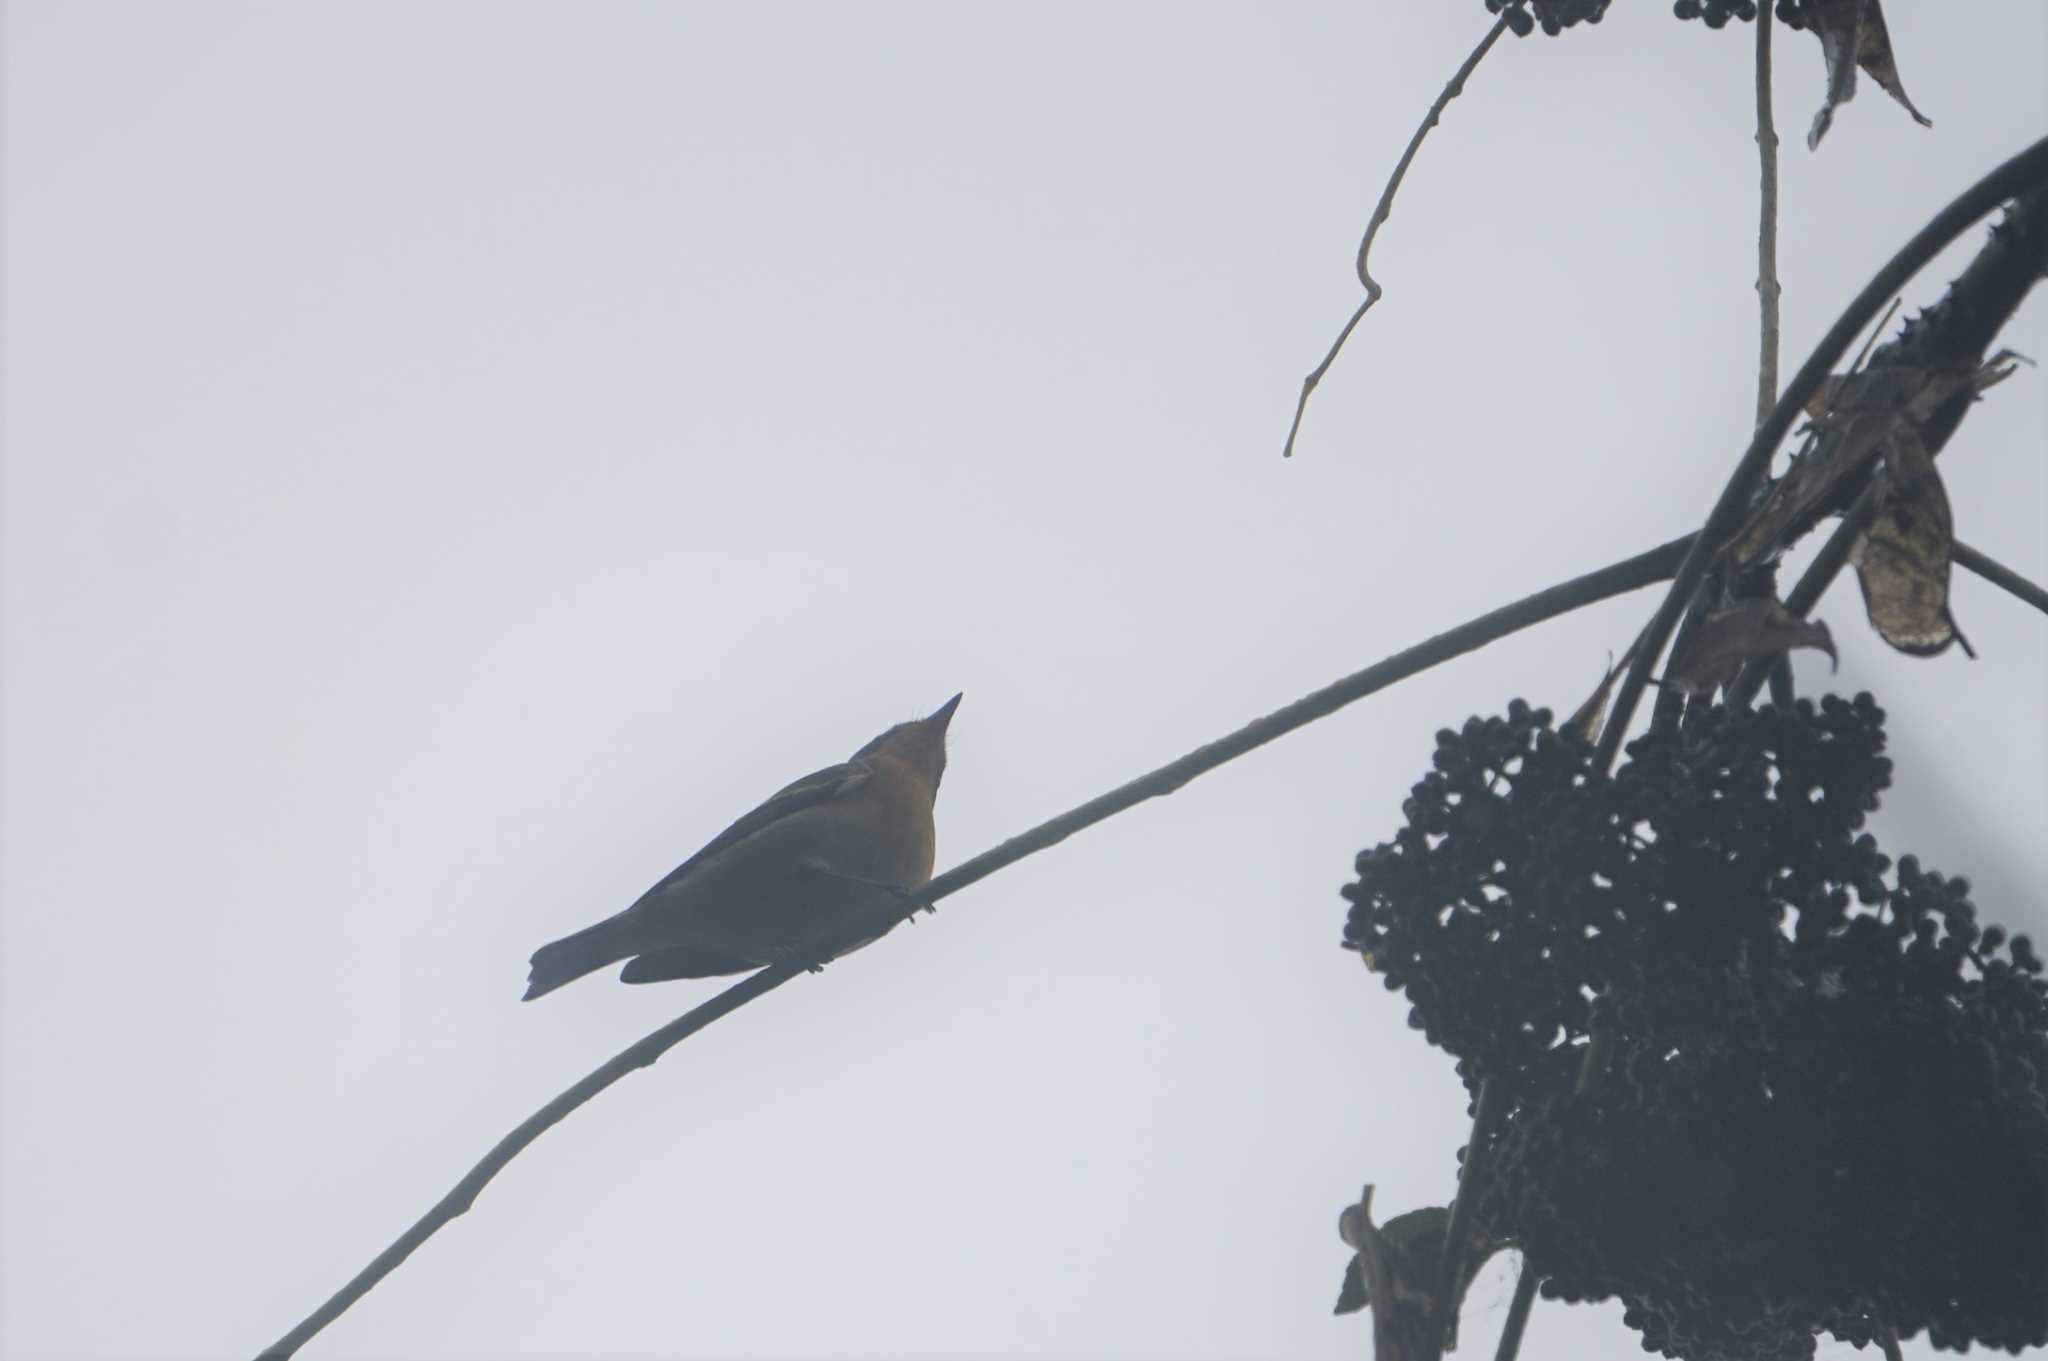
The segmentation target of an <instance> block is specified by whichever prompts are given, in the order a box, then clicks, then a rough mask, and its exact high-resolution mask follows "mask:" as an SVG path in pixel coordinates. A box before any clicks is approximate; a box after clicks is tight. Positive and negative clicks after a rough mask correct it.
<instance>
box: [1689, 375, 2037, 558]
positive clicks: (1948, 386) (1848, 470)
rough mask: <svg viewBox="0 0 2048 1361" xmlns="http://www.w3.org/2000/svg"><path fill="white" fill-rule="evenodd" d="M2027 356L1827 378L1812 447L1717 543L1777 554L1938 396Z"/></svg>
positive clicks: (1741, 551) (1748, 554)
mask: <svg viewBox="0 0 2048 1361" xmlns="http://www.w3.org/2000/svg"><path fill="white" fill-rule="evenodd" d="M2031 362H2032V361H2031V360H2028V359H2027V358H2026V357H2025V356H2024V355H2019V354H2015V353H2014V352H2013V351H2011V350H2000V351H1999V352H1998V353H1997V354H1994V355H1992V356H1991V357H1990V358H1989V359H1986V360H1985V361H1984V362H1983V363H1982V364H1980V365H1978V366H1977V367H1976V368H1974V369H1930V368H1919V367H1915V366H1912V365H1904V364H1897V365H1891V366H1888V367H1885V368H1881V369H1865V370H1864V371H1862V372H1860V373H1847V374H1836V375H1834V376H1833V377H1831V378H1829V379H1828V380H1827V383H1826V385H1825V387H1824V389H1823V390H1824V393H1825V396H1826V403H1827V404H1826V406H1825V408H1823V409H1822V410H1821V413H1820V414H1819V415H1818V416H1816V417H1815V418H1814V421H1813V447H1812V448H1811V449H1809V450H1808V451H1807V453H1805V454H1804V455H1803V456H1802V457H1801V458H1800V459H1799V460H1798V461H1797V462H1796V463H1794V464H1793V466H1792V467H1791V469H1790V470H1788V471H1787V472H1786V474H1785V476H1783V477H1781V478H1779V479H1778V481H1777V482H1776V483H1775V484H1773V486H1772V487H1771V490H1770V491H1769V492H1768V493H1767V494H1766V495H1765V496H1764V498H1763V500H1762V501H1761V502H1760V503H1759V504H1758V506H1757V508H1756V509H1755V510H1754V511H1753V512H1751V514H1750V517H1749V522H1748V523H1747V524H1745V525H1744V526H1743V527H1742V528H1741V529H1740V530H1738V531H1737V532H1736V533H1735V536H1734V537H1733V538H1731V539H1730V540H1729V541H1728V544H1727V547H1726V548H1725V549H1724V550H1723V551H1724V552H1725V553H1726V554H1727V555H1728V557H1729V558H1730V559H1731V560H1732V561H1733V562H1734V563H1735V564H1736V565H1738V566H1751V565H1754V564H1756V563H1760V562H1767V561H1769V560H1770V559H1772V558H1774V557H1776V556H1777V555H1778V554H1779V553H1781V552H1783V551H1784V550H1785V549H1786V548H1787V547H1788V546H1789V545H1790V543H1791V541H1792V539H1793V538H1794V537H1796V534H1797V532H1799V531H1803V529H1804V528H1805V527H1807V525H1808V522H1809V521H1810V520H1812V519H1813V518H1815V517H1816V516H1818V515H1820V514H1822V513H1823V512H1824V511H1825V510H1826V509H1827V508H1829V507H1830V505H1831V503H1833V502H1835V501H1836V500H1838V499H1839V497H1838V494H1839V493H1840V492H1841V491H1842V490H1843V487H1844V484H1845V483H1846V482H1847V481H1848V480H1849V479H1850V478H1851V477H1853V476H1855V475H1856V474H1858V473H1860V472H1862V470H1863V469H1864V468H1866V467H1867V466H1869V464H1870V461H1871V460H1872V459H1874V458H1876V457H1877V456H1878V455H1879V454H1881V453H1883V452H1884V451H1885V450H1886V449H1888V448H1890V447H1892V446H1893V445H1894V444H1895V443H1896V442H1897V441H1898V440H1900V439H1901V438H1910V440H1911V441H1912V442H1913V443H1915V444H1919V443H1920V435H1919V428H1920V426H1921V424H1922V423H1923V422H1925V421H1926V420H1927V419H1928V418H1929V417H1930V416H1932V415H1933V414H1934V412H1935V411H1936V410H1938V409H1939V408H1940V407H1941V406H1942V405H1943V404H1944V403H1945V402H1947V401H1949V400H1950V399H1951V398H1953V397H1955V396H1956V395H1957V394H1959V393H1962V392H1968V393H1970V394H1971V395H1972V396H1975V395H1976V394H1978V393H1981V392H1983V391H1984V390H1985V389H1986V388H1989V387H1992V386H1995V385H1996V384H1998V383H2002V382H2004V381H2005V380H2006V379H2007V378H2009V377H2011V376H2012V373H2013V370H2014V369H2015V368H2016V367H2017V366H2018V365H2019V364H2022V363H2031Z"/></svg>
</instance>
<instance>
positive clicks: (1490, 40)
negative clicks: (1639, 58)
mask: <svg viewBox="0 0 2048 1361" xmlns="http://www.w3.org/2000/svg"><path fill="white" fill-rule="evenodd" d="M1520 3H1521V0H1516V4H1517V5H1519V4H1520ZM1514 8H1515V6H1513V5H1511V6H1509V7H1508V8H1506V9H1503V10H1502V11H1501V15H1500V18H1498V19H1496V20H1494V23H1493V27H1492V28H1489V29H1488V30H1486V36H1485V37H1484V38H1481V39H1480V40H1479V46H1477V47H1475V48H1473V49H1472V55H1471V56H1469V57H1467V58H1465V64H1464V65H1463V66H1460V67H1459V68H1458V70H1457V73H1456V74H1454V75H1453V76H1452V77H1451V79H1450V82H1449V83H1448V84H1446V85H1445V86H1444V88H1443V93H1441V94H1439V95H1438V96H1437V97H1436V103H1434V104H1432V105H1430V106H1429V112H1428V113H1427V114H1425V115H1424V116H1423V119H1422V125H1421V126H1420V127H1418V128H1416V129H1415V135H1414V136H1413V137H1410V138H1409V139H1408V149H1407V150H1406V151H1404V152H1402V153H1401V159H1400V160H1399V161H1398V162H1396V163H1395V165H1394V173H1393V174H1392V175H1390V176H1388V177H1387V184H1386V188H1384V189H1382V190H1381V191H1380V201H1379V205H1378V206H1377V207H1375V208H1374V209H1373V210H1372V220H1371V221H1369V222H1367V223H1366V224H1365V235H1364V237H1362V238H1361V239H1360V240H1359V243H1358V282H1360V283H1361V284H1364V285H1365V301H1364V302H1361V303H1359V304H1358V310H1357V311H1355V312H1353V313H1352V314H1351V320H1349V321H1347V322H1345V323H1344V327H1343V329H1342V330H1340V331H1338V332H1337V338H1336V340H1334V341H1332V342H1331V344H1330V352H1329V353H1328V354H1326V355H1324V356H1323V362H1322V363H1320V364H1318V365H1316V366H1315V368H1314V369H1313V370H1312V371H1311V372H1310V373H1309V375H1308V377H1306V378H1304V379H1302V380H1301V396H1299V397H1298V398H1296V399H1295V402H1294V420H1293V422H1292V423H1291V424H1290V425H1289V426H1288V427H1287V443H1286V444H1285V445H1284V446H1283V447H1282V448H1281V450H1280V457H1282V458H1293V457H1294V441H1295V438H1296V437H1297V436H1299V435H1300V434H1301V418H1302V416H1303V414H1304V413H1306V412H1307V411H1308V399H1309V396H1310V394H1311V393H1313V392H1314V391H1315V390H1316V387H1317V386H1318V385H1319V384H1320V383H1321V382H1322V381H1323V375H1324V374H1326V373H1328V372H1329V371H1330V366H1331V365H1332V364H1334V363H1336V362H1337V355H1338V352H1339V351H1341V350H1342V349H1343V348H1344V342H1345V341H1347V340H1349V339H1351V333H1352V332H1353V331H1355V330H1356V329H1358V323H1359V322H1361V321H1364V320H1365V314H1366V313H1367V312H1370V311H1371V310H1372V305H1373V304H1374V303H1376V302H1378V301H1379V300H1380V293H1381V291H1382V290H1381V288H1380V286H1379V283H1378V282H1377V281H1376V280H1374V278H1373V277H1372V271H1371V270H1370V269H1369V268H1368V267H1367V261H1368V260H1369V259H1370V258H1371V256H1372V242H1373V238H1374V237H1376V236H1378V235H1379V232H1380V224H1381V223H1382V222H1385V221H1386V220H1387V218H1388V217H1390V216H1392V214H1393V211H1394V195H1395V194H1396V193H1398V192H1399V191H1400V188H1401V181H1402V180H1403V179H1405V178H1407V175H1408V166H1409V165H1410V163H1412V162H1413V161H1414V160H1415V153H1416V151H1417V150H1419V149H1420V148H1421V146H1422V139H1423V138H1424V137H1427V136H1428V135H1429V130H1430V129H1431V128H1433V127H1435V126H1436V125H1437V122H1438V120H1439V119H1441V118H1442V117H1443V114H1444V108H1445V106H1446V105H1448V104H1449V103H1450V102H1451V101H1452V100H1454V99H1456V98H1457V97H1458V96H1459V95H1461V94H1463V93H1464V92H1465V80H1466V78H1467V77H1468V76H1470V75H1471V74H1472V72H1473V70H1474V68H1476V67H1477V66H1478V65H1479V63H1480V61H1481V60H1482V59H1483V58H1484V57H1485V56H1486V54H1487V52H1488V51H1490V50H1491V49H1492V47H1493V45H1494V44H1495V43H1496V42H1498V41H1500V35H1501V34H1502V33H1504V32H1506V31H1507V28H1508V15H1509V14H1510V13H1511V12H1512V11H1513V9H1514Z"/></svg>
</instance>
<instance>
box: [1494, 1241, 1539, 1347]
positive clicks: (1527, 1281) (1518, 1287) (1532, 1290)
mask: <svg viewBox="0 0 2048 1361" xmlns="http://www.w3.org/2000/svg"><path fill="white" fill-rule="evenodd" d="M1535 1302H1536V1268H1535V1267H1533V1266H1531V1265H1529V1255H1528V1254H1527V1253H1524V1254H1522V1274H1521V1275H1519V1276H1517V1277H1516V1278H1515V1297H1514V1298H1513V1299H1512V1300H1510V1301H1508V1321H1507V1323H1506V1324H1504V1325H1503V1326H1502V1328H1501V1330H1500V1346H1498V1347H1497V1348H1495V1349H1494V1353H1493V1361H1515V1355H1516V1353H1518V1352H1519V1351H1521V1349H1522V1333H1523V1331H1524V1330H1525V1329H1526V1328H1528V1326H1529V1306H1531V1305H1532V1304H1534V1303H1535Z"/></svg>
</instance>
